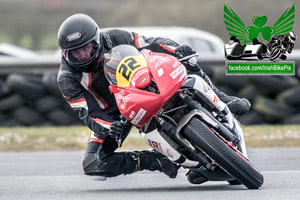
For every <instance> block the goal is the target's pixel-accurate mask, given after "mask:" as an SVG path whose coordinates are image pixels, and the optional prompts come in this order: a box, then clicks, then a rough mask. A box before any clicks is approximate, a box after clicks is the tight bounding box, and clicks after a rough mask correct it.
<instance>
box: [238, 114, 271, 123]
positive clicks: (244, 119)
mask: <svg viewBox="0 0 300 200" xmlns="http://www.w3.org/2000/svg"><path fill="white" fill-rule="evenodd" d="M238 120H239V122H240V123H241V124H242V125H247V126H249V125H254V124H266V123H267V121H266V119H265V118H264V116H263V115H262V114H260V113H258V112H255V111H250V112H248V113H246V114H244V115H242V116H239V118H238Z"/></svg>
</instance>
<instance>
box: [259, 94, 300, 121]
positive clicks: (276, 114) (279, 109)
mask: <svg viewBox="0 0 300 200" xmlns="http://www.w3.org/2000/svg"><path fill="white" fill-rule="evenodd" d="M253 108H254V110H255V111H257V112H259V113H261V114H263V115H264V116H265V117H266V119H267V120H269V122H271V123H273V122H278V120H283V119H286V118H287V117H289V116H291V115H293V114H296V113H297V110H296V109H295V108H293V107H291V106H288V105H285V104H281V103H279V102H277V101H275V100H273V99H269V98H265V97H262V96H258V97H257V98H256V99H255V102H254V104H253Z"/></svg>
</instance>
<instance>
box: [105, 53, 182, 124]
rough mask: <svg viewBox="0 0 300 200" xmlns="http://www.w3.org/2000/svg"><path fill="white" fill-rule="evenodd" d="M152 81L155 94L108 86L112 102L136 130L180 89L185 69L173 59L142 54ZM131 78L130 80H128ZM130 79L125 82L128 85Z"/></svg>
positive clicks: (163, 55) (130, 87)
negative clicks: (157, 91) (154, 85)
mask: <svg viewBox="0 0 300 200" xmlns="http://www.w3.org/2000/svg"><path fill="white" fill-rule="evenodd" d="M142 53H143V55H144V57H145V59H146V62H147V67H148V69H149V70H150V73H151V76H152V80H154V82H155V83H156V85H157V88H158V89H159V94H155V93H152V92H149V91H146V90H141V89H139V88H137V87H134V86H133V85H129V86H117V85H112V84H111V85H110V86H109V89H110V91H111V92H112V93H113V94H114V95H115V99H116V102H117V105H118V107H119V110H120V112H121V114H122V115H123V116H124V117H125V118H126V119H127V120H128V121H130V122H131V123H132V124H133V125H135V126H136V127H137V128H142V127H143V126H144V125H145V124H146V123H147V122H148V121H149V120H150V119H151V117H152V116H156V115H157V113H158V112H159V110H160V109H161V108H162V107H164V105H165V104H166V103H167V102H168V101H169V99H170V98H171V97H172V96H173V95H174V94H175V93H176V92H177V91H178V90H179V89H180V87H181V85H182V83H183V82H184V80H185V77H186V69H185V67H184V65H182V64H181V63H180V62H179V61H178V60H177V59H176V58H175V57H173V56H171V55H168V54H162V53H154V52H151V51H149V50H143V51H142ZM132 77H134V76H131V77H130V78H131V79H132ZM131 79H130V80H129V82H131Z"/></svg>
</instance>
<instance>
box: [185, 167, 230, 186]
mask: <svg viewBox="0 0 300 200" xmlns="http://www.w3.org/2000/svg"><path fill="white" fill-rule="evenodd" d="M186 176H187V179H188V181H189V182H190V183H192V184H202V183H204V182H206V181H228V182H232V181H233V180H235V179H234V178H233V177H232V176H230V175H228V174H227V173H226V172H224V171H223V170H222V169H220V168H218V167H217V168H216V169H215V170H214V171H210V170H208V169H206V168H205V167H203V166H201V167H200V168H198V169H195V170H189V171H188V173H187V174H186Z"/></svg>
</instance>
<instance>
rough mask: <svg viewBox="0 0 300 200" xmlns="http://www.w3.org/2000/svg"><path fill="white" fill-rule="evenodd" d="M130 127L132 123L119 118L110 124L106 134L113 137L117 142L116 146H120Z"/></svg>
mask: <svg viewBox="0 0 300 200" xmlns="http://www.w3.org/2000/svg"><path fill="white" fill-rule="evenodd" d="M131 128H132V124H131V123H129V122H127V121H125V120H124V119H122V118H121V121H114V122H113V123H112V124H111V125H110V130H109V132H108V134H109V136H110V137H112V138H114V139H115V140H116V142H117V143H118V146H119V147H121V146H122V143H123V141H124V140H125V138H126V137H127V136H128V134H129V132H130V130H131Z"/></svg>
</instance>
